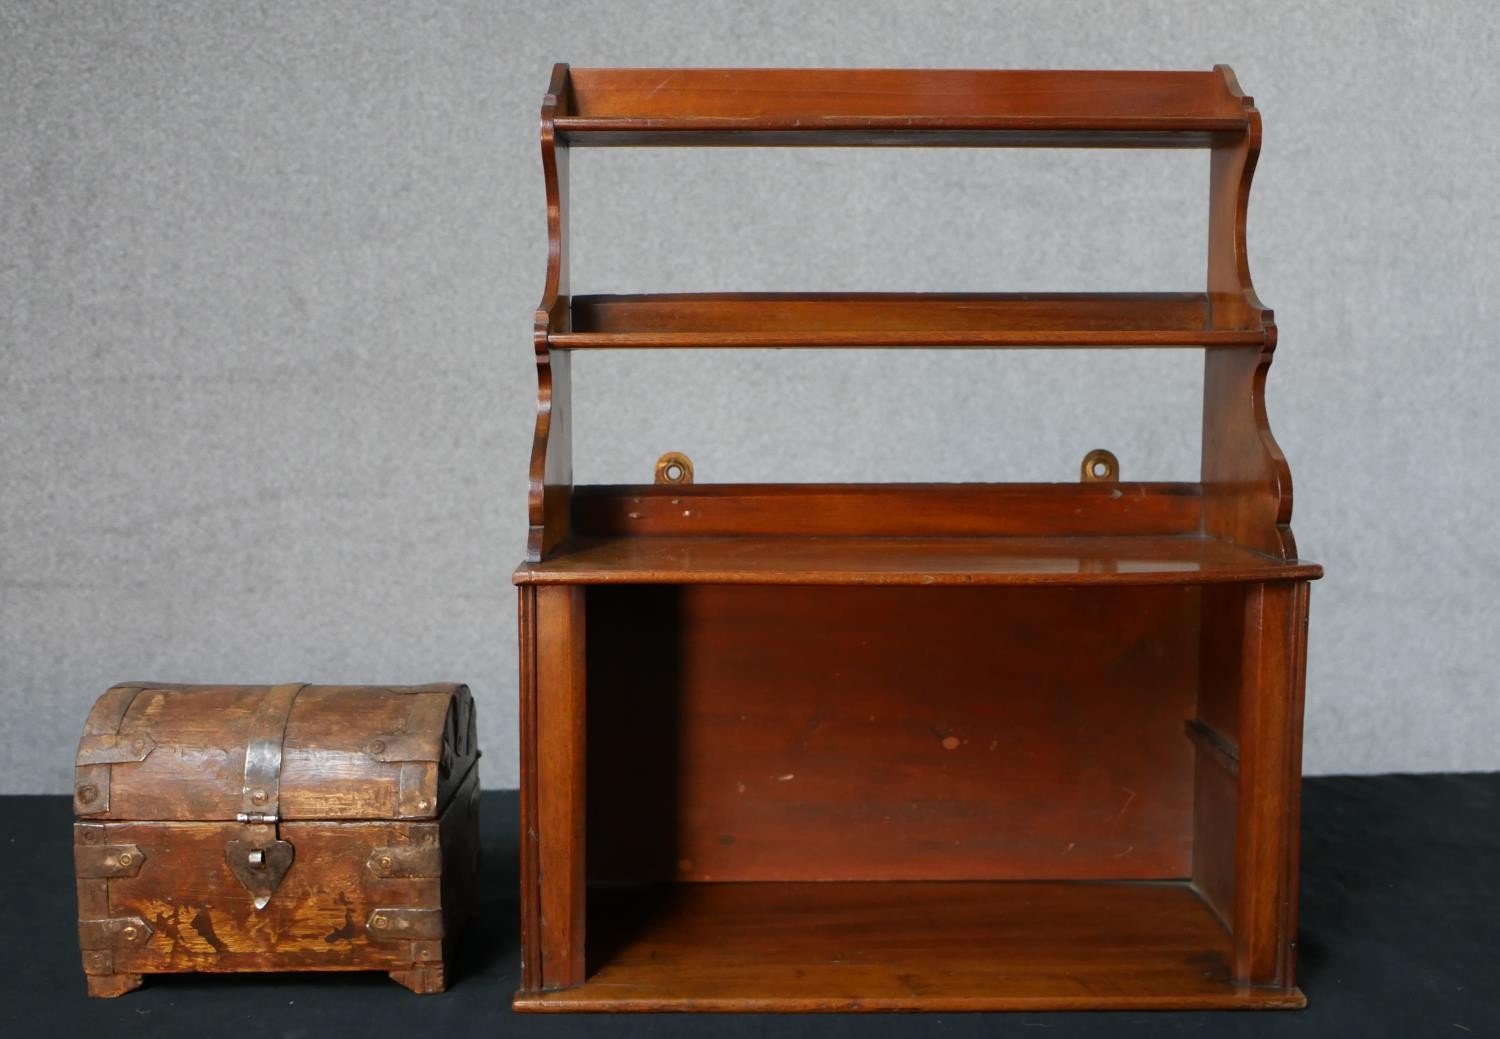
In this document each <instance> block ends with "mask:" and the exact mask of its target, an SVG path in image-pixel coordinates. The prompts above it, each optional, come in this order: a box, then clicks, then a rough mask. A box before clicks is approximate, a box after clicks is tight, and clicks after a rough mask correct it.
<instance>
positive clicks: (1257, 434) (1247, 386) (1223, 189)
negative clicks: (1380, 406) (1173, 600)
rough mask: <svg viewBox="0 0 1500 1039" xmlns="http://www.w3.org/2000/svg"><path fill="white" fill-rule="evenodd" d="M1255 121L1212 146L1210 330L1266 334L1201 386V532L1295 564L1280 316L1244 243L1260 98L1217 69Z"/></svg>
mask: <svg viewBox="0 0 1500 1039" xmlns="http://www.w3.org/2000/svg"><path fill="white" fill-rule="evenodd" d="M1216 71H1218V72H1219V73H1220V74H1221V75H1222V76H1223V77H1224V80H1225V86H1226V89H1227V90H1228V91H1229V93H1230V94H1231V95H1232V96H1234V97H1236V98H1238V99H1239V101H1240V103H1241V104H1242V105H1243V106H1244V107H1245V109H1246V114H1247V115H1248V117H1249V126H1248V128H1247V129H1246V131H1245V133H1243V134H1234V135H1228V136H1226V137H1225V139H1224V140H1223V141H1221V142H1218V143H1216V144H1215V146H1214V148H1213V151H1212V158H1211V163H1210V186H1209V226H1208V297H1209V303H1210V309H1211V313H1212V327H1214V328H1250V327H1260V328H1263V329H1264V330H1265V341H1264V344H1263V345H1262V346H1261V348H1260V349H1259V350H1255V351H1252V350H1246V349H1245V348H1243V347H1211V348H1209V349H1207V350H1206V351H1205V355H1206V356H1205V362H1204V379H1203V467H1202V480H1203V526H1204V532H1205V533H1207V534H1210V535H1212V536H1214V537H1218V538H1222V539H1224V540H1226V541H1231V542H1234V543H1235V544H1239V545H1244V546H1245V547H1247V548H1252V549H1255V550H1257V551H1259V552H1264V553H1266V554H1267V555H1270V556H1272V557H1274V558H1277V559H1295V558H1296V557H1297V547H1296V542H1295V541H1294V540H1293V538H1292V529H1291V519H1292V474H1291V469H1290V468H1289V467H1288V465H1287V462H1286V457H1285V455H1283V454H1282V452H1281V448H1280V447H1279V446H1278V445H1277V443H1276V438H1275V436H1273V435H1272V433H1271V425H1270V421H1269V419H1268V417H1267V415H1266V398H1265V387H1266V374H1267V372H1268V370H1269V369H1270V367H1271V358H1272V355H1273V353H1274V352H1275V350H1276V323H1275V320H1274V315H1273V314H1272V312H1271V311H1270V310H1269V309H1267V308H1266V307H1265V306H1264V305H1263V304H1262V303H1261V302H1260V299H1259V298H1258V297H1257V296H1256V294H1255V287H1254V284H1253V283H1252V282H1251V279H1250V260H1249V255H1248V252H1247V251H1246V246H1245V224H1246V214H1247V212H1248V210H1249V206H1250V182H1251V180H1252V178H1253V177H1254V175H1255V164H1256V161H1257V159H1258V158H1259V157H1260V139H1261V121H1260V113H1259V112H1258V111H1257V110H1256V108H1255V101H1254V99H1253V98H1251V97H1247V96H1246V95H1245V94H1244V93H1243V92H1242V91H1241V90H1240V87H1239V83H1238V81H1237V80H1236V79H1235V76H1234V72H1233V71H1232V70H1231V69H1230V68H1229V67H1228V66H1227V65H1219V66H1217V67H1216Z"/></svg>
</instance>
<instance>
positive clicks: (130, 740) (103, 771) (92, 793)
mask: <svg viewBox="0 0 1500 1039" xmlns="http://www.w3.org/2000/svg"><path fill="white" fill-rule="evenodd" d="M146 688H148V686H146V684H145V683H136V682H130V683H122V684H120V685H117V686H114V687H113V688H111V689H110V690H109V691H108V692H106V693H105V694H104V695H103V696H101V697H99V699H98V700H97V701H96V702H95V703H94V707H93V710H91V711H89V716H88V720H87V721H86V722H85V723H84V726H83V738H82V739H80V740H79V741H78V757H77V760H76V768H75V769H74V774H75V779H74V783H73V812H74V814H75V815H99V814H101V813H103V812H107V811H109V779H110V766H111V765H118V764H126V763H129V762H134V761H144V760H146V758H147V757H148V756H149V755H150V753H151V752H152V751H153V750H154V749H156V743H155V742H154V741H153V740H152V739H151V737H150V736H149V735H147V734H146V733H144V732H131V733H122V732H121V731H120V730H121V727H122V726H123V725H124V723H125V715H126V714H128V713H129V712H130V706H131V704H133V703H135V698H136V696H137V695H138V694H139V693H140V692H141V690H142V689H146Z"/></svg>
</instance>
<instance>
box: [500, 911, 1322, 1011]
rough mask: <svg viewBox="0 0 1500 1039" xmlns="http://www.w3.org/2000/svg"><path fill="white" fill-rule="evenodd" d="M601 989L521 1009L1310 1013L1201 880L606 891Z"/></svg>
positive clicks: (589, 986) (596, 982) (521, 1001)
mask: <svg viewBox="0 0 1500 1039" xmlns="http://www.w3.org/2000/svg"><path fill="white" fill-rule="evenodd" d="M591 921H592V922H593V924H594V928H595V930H596V932H597V934H598V936H599V945H598V947H599V948H600V949H601V950H606V951H607V953H608V955H607V956H602V957H601V959H600V962H599V964H598V966H597V967H596V968H595V970H594V973H593V974H592V975H591V976H590V977H589V980H588V981H586V982H585V983H584V984H582V985H580V986H578V987H576V988H572V989H565V990H563V991H560V992H549V993H522V994H521V995H519V996H518V997H517V999H516V1009H518V1010H539V1011H602V1010H608V1011H622V1010H623V1011H653V1012H654V1011H664V1010H667V1011H673V1010H700V1011H738V1012H744V1011H797V1012H806V1011H849V1010H928V1011H976V1010H1022V1011H1037V1010H1101V1009H1117V1010H1160V1009H1200V1010H1207V1009H1229V1008H1250V1007H1259V1008H1274V1007H1299V1006H1302V1005H1303V1003H1304V1000H1303V998H1302V994H1301V993H1300V992H1298V991H1296V990H1295V989H1293V990H1290V991H1287V990H1280V989H1262V988H1253V987H1250V986H1245V985H1236V984H1234V983H1232V982H1231V981H1229V980H1228V979H1229V976H1230V968H1229V958H1230V955H1231V950H1230V941H1229V936H1228V934H1227V933H1226V932H1225V931H1224V928H1223V927H1222V925H1220V923H1219V922H1218V920H1217V919H1215V917H1214V915H1213V913H1212V912H1211V911H1210V910H1209V909H1208V908H1207V907H1206V906H1205V905H1204V904H1203V903H1202V902H1201V901H1200V900H1199V899H1198V897H1197V896H1196V895H1195V894H1194V893H1193V891H1192V890H1191V888H1189V887H1188V886H1187V885H1185V884H1146V883H1136V884H1130V883H1113V884H1109V883H1082V884H1080V883H1037V882H1003V881H1001V882H988V883H985V882H978V883H963V882H956V883H954V882H950V883H904V884H891V883H873V884H872V883H820V884H818V883H774V882H773V883H754V884H676V885H669V886H667V887H666V888H664V889H657V890H655V891H649V892H645V893H640V892H635V891H629V892H623V893H616V892H608V893H601V894H600V895H599V897H598V898H597V908H596V911H595V912H594V914H593V916H592V917H591Z"/></svg>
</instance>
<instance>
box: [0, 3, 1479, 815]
mask: <svg viewBox="0 0 1500 1039" xmlns="http://www.w3.org/2000/svg"><path fill="white" fill-rule="evenodd" d="M1496 56H1497V49H1496V19H1495V16H1494V12H1493V10H1492V9H1491V6H1490V4H1489V3H1488V2H1487V0H1472V2H1446V3H1445V2H1435V3H1426V4H1412V3H1408V2H1406V0H1399V2H1397V0H1372V2H1368V3H1365V4H1361V5H1354V4H1340V3H1332V2H1327V3H1318V2H1307V0H1279V2H1270V3H1263V4H1242V3H1241V4H1236V3H1223V4H1213V5H1204V4H1202V3H1197V2H1184V3H1139V4H1135V3H1132V4H1089V3H1081V2H1072V0H1047V2H1038V3H1005V4H1001V3H983V2H972V3H959V2H944V3H932V4H921V3H912V2H910V0H880V2H874V3H864V4H858V5H855V4H847V5H845V4H817V3H807V2H806V0H787V2H776V3H765V4H756V3H747V2H737V3H709V2H704V0H691V2H688V0H662V2H658V3H654V4H650V5H641V6H639V7H632V6H631V5H629V4H626V3H621V2H613V3H570V2H565V0H554V2H551V3H545V4H543V3H526V4H521V3H491V4H481V3H449V2H440V0H430V2H422V3H411V4H373V3H372V4H362V3H352V2H351V3H343V4H246V3H228V2H224V3H182V4H160V3H144V2H131V3H66V4H62V3H29V2H19V0H0V203H3V204H0V359H3V366H0V747H3V757H0V790H5V791H59V790H65V789H67V788H68V787H69V783H70V771H69V765H70V762H71V758H72V753H73V744H74V742H75V740H76V737H77V733H78V729H79V726H80V724H81V722H82V719H83V716H84V713H85V711H86V709H87V707H88V704H89V703H90V702H91V700H92V699H93V697H94V696H95V695H96V694H97V693H98V692H100V691H101V690H102V689H103V688H104V687H105V686H107V685H108V684H109V683H110V682H111V681H114V680H117V679H122V678H134V677H145V678H156V679H160V680H243V681H284V680H288V679H306V680H312V681H355V680H377V681H382V682H409V681H423V680H430V679H439V678H450V677H451V678H459V679H463V680H466V681H468V682H469V683H471V684H472V685H473V687H474V689H475V692H476V694H477V696H478V698H479V702H480V705H481V710H482V716H481V717H482V726H483V737H484V743H485V746H486V749H487V752H488V757H487V760H486V765H485V779H486V781H487V784H488V785H493V786H509V785H514V783H515V779H516V763H515V746H516V737H515V715H514V710H513V701H514V694H515V674H516V662H515V633H514V623H515V613H514V596H513V593H512V590H511V588H510V584H509V574H510V571H511V568H512V567H513V566H514V564H515V563H516V562H517V561H518V560H519V558H520V556H521V552H522V543H523V534H524V529H525V507H524V499H525V476H526V472H525V470H526V457H527V450H528V445H529V441H530V437H531V424H532V415H533V404H534V394H535V381H534V370H533V366H532V362H531V348H530V343H529V332H530V324H531V311H532V308H533V307H534V306H535V304H536V301H537V299H538V297H539V295H540V290H541V283H542V272H543V260H544V252H545V228H544V218H543V198H542V184H541V171H540V163H539V161H538V152H537V143H536V127H537V109H538V104H539V102H540V100H541V95H542V93H543V91H544V89H545V87H546V83H547V79H548V73H549V69H550V66H551V63H552V62H553V61H555V60H567V61H571V62H573V63H574V64H577V65H591V64H592V65H608V64H616V65H631V64H641V65H694V64H731V65H777V64H785V65H916V66H925V65H931V66H967V67H1006V66H1011V67H1062V68H1078V67H1101V68H1147V69H1151V68H1207V67H1208V66H1210V65H1211V64H1213V63H1214V62H1229V63H1230V64H1232V65H1234V66H1235V68H1236V69H1237V71H1238V72H1239V75H1240V80H1241V82H1242V83H1243V84H1244V86H1245V88H1246V90H1248V91H1249V92H1251V93H1253V94H1254V95H1255V96H1256V99H1257V101H1258V103H1259V105H1260V108H1261V110H1262V112H1263V113H1264V116H1265V119H1266V128H1267V129H1266V134H1265V152H1264V155H1263V157H1262V160H1261V166H1260V171H1259V173H1258V175H1257V177H1256V182H1255V191H1254V195H1253V200H1252V206H1251V214H1250V217H1251V224H1250V245H1251V254H1252V257H1251V259H1252V268H1253V270H1254V272H1255V275H1256V281H1257V286H1258V288H1259V290H1260V294H1261V296H1262V297H1263V298H1264V299H1265V300H1266V301H1267V303H1268V304H1269V305H1271V306H1273V307H1274V308H1275V309H1276V313H1277V318H1278V321H1279V324H1280V327H1281V349H1280V351H1279V352H1278V356H1277V361H1276V365H1275V367H1274V368H1273V371H1272V376H1271V382H1270V401H1271V413H1272V420H1273V424H1274V426H1275V428H1276V431H1277V434H1278V436H1279V438H1280V440H1281V443H1282V446H1283V447H1284V448H1285V450H1286V453H1287V455H1288V457H1289V458H1290V460H1291V463H1292V468H1293V472H1294V474H1295V476H1296V479H1297V488H1298V490H1297V513H1296V529H1297V532H1298V538H1299V542H1300V546H1301V549H1302V552H1303V554H1304V555H1305V556H1307V557H1309V558H1313V559H1317V560H1319V561H1321V562H1323V563H1325V564H1326V566H1327V568H1328V575H1329V576H1328V578H1327V579H1326V580H1325V581H1324V582H1323V583H1322V584H1320V585H1319V586H1317V587H1316V589H1315V591H1314V594H1313V625H1314V626H1313V633H1312V643H1311V653H1310V662H1309V671H1310V673H1309V677H1308V698H1307V742H1306V764H1307V769H1308V771H1309V772H1329V771H1374V770H1387V769H1411V770H1432V769H1481V768H1496V767H1500V740H1497V732H1500V664H1497V657H1496V654H1495V652H1494V650H1495V642H1496V637H1497V635H1500V608H1497V605H1496V603H1497V599H1500V538H1497V537H1496V529H1495V517H1496V515H1497V514H1500V479H1497V477H1496V474H1495V466H1494V450H1495V444H1496V443H1497V442H1500V418H1497V411H1496V401H1497V400H1500V377H1497V374H1496V373H1497V365H1496V363H1495V361H1494V354H1495V351H1496V349H1497V346H1496V343H1495V341H1494V335H1495V332H1494V330H1495V329H1496V327H1500V320H1497V319H1500V314H1497V307H1496V298H1497V292H1496V290H1495V286H1496V284H1497V283H1500V244H1497V243H1500V225H1497V204H1496V193H1495V177H1496V173H1497V170H1500V161H1497V160H1500V151H1497V146H1496V140H1497V135H1496V133H1495V130H1494V118H1495V113H1496V112H1497V111H1500V90H1497V87H1496V84H1497V76H1496V73H1495V71H1494V61H1495V58H1496ZM1206 187H1207V160H1206V156H1205V155H1204V154H1201V153H1186V152H1179V153H1150V152H1090V151H1064V152H1051V153H1048V152H1039V153H1026V152H1018V151H982V150H975V151H961V152H956V153H943V152H917V151H900V150H897V151H878V150H866V151H801V152H798V151H780V150H776V151H756V152H731V151H724V150H707V151H701V152H692V151H671V152H662V151H658V152H652V151H589V152H580V153H577V155H576V156H575V162H574V189H575V190H574V197H575V205H576V208H575V223H574V243H575V261H574V269H573V274H574V287H575V289H576V290H578V291H590V290H592V291H611V290H614V291H628V290H645V289H648V288H654V289H662V290H666V289H675V290H690V289H704V290H707V289H756V288H759V289H791V288H799V287H808V288H820V289H864V288H869V289H901V288H907V289H939V288H949V289H955V290H984V289H999V288H1009V289H1041V288H1051V289H1146V288H1160V289H1174V288H1193V287H1196V286H1198V285H1199V284H1201V281H1202V267H1203V252H1204V246H1203V240H1204V239H1203V235H1204V213H1205V206H1206ZM576 369H577V370H576V373H575V383H576V396H577V406H578V419H577V434H578V435H577V453H578V475H579V478H580V480H582V481H585V482H592V481H599V480H634V479H647V478H649V473H650V469H651V465H652V462H653V461H654V459H655V458H656V456H657V455H658V454H660V453H661V452H662V451H664V450H667V449H671V448H676V449H682V450H686V451H687V452H688V453H689V454H691V455H692V457H693V458H694V460H695V462H696V463H697V466H698V471H699V476H700V479H706V480H761V479H773V478H780V477H790V478H795V479H808V480H814V479H818V480H821V479H850V480H863V479H877V478H878V479H885V478H904V479H926V478H930V479H939V480H961V479H1028V480H1029V479H1063V480H1066V479H1071V478H1073V476H1074V474H1075V473H1076V466H1077V462H1078V459H1079V458H1080V457H1081V456H1082V454H1083V453H1084V451H1086V450H1087V449H1089V448H1091V447H1095V446H1100V445H1103V446H1108V447H1111V448H1113V449H1114V450H1115V451H1116V452H1117V453H1118V454H1119V455H1120V457H1121V459H1122V463H1123V466H1124V470H1125V474H1126V476H1127V478H1167V479H1173V478H1187V479H1191V478H1193V475H1194V471H1195V465H1196V436H1197V422H1198V415H1199V396H1198V395H1199V389H1200V378H1201V366H1200V363H1199V361H1198V360H1197V355H1196V354H1183V353H1178V354H1170V353H1167V352H1165V351H1163V352H1148V353H1137V354H1126V353H1107V352H1082V351H1080V352H1069V353H1063V354H1060V355H1052V356H1045V355H1040V354H1032V353H1019V354H1018V353H993V354H984V353H971V354H958V353H944V352H932V353H911V354H900V353H892V354H873V353H860V354H854V355H847V354H846V355H840V356H837V357H829V356H818V355H810V354H805V353H800V352H784V353H765V354H759V353H744V354H726V353H718V354H714V355H712V356H709V357H694V356H685V355H680V354H675V353H673V354H667V353H663V354H655V355H652V356H646V357H642V356H630V355H618V356H589V357H582V358H580V359H579V363H578V364H577V366H576ZM810 416H811V418H809V417H810Z"/></svg>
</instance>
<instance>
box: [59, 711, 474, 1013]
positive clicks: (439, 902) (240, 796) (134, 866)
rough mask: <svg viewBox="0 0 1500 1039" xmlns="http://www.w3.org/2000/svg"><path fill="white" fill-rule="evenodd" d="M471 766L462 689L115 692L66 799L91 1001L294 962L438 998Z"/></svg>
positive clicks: (469, 878) (464, 875) (468, 823)
mask: <svg viewBox="0 0 1500 1039" xmlns="http://www.w3.org/2000/svg"><path fill="white" fill-rule="evenodd" d="M478 758H479V750H478V747H477V746H476V745H475V733H474V704H473V700H472V699H471V698H470V696H469V690H468V687H466V686H462V685H428V686H415V687H410V688H377V687H349V686H313V685H295V684H294V685H278V686H181V685H155V684H151V683H130V684H125V685H117V686H115V687H114V688H112V689H110V690H109V691H108V692H106V693H105V694H104V695H103V696H101V697H100V698H99V700H98V701H97V702H96V703H95V704H94V708H93V710H92V711H91V712H90V713H89V717H88V723H87V725H86V727H85V729H84V734H83V739H82V740H81V741H80V742H79V745H78V759H77V781H76V784H75V787H74V791H73V808H74V812H75V814H76V816H77V821H76V822H75V824H74V831H73V845H74V859H75V865H76V871H77V879H78V938H79V944H80V946H81V947H82V950H83V969H84V973H85V974H86V975H87V976H88V989H89V994H90V995H93V996H117V995H120V994H122V993H124V992H128V991H130V990H131V989H133V988H136V987H137V986H139V985H140V983H141V975H142V974H151V973H167V972H179V971H293V970H382V971H387V972H389V974H390V976H391V977H392V978H394V979H395V980H396V981H398V982H400V983H401V984H403V985H405V986H406V987H407V988H410V989H411V990H412V991H414V992H440V991H442V989H443V985H444V975H443V971H444V965H445V963H447V962H448V960H449V959H450V958H451V952H452V948H453V945H452V942H453V939H454V937H455V936H456V934H457V931H458V928H459V925H460V924H461V923H462V922H463V921H464V919H465V918H466V917H467V916H468V915H470V914H471V913H472V912H473V911H474V909H475V908H476V907H477V904H478V900H477V897H476V887H477V884H478V867H479V840H478V810H479V770H478V767H477V764H476V763H477V761H478Z"/></svg>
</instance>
